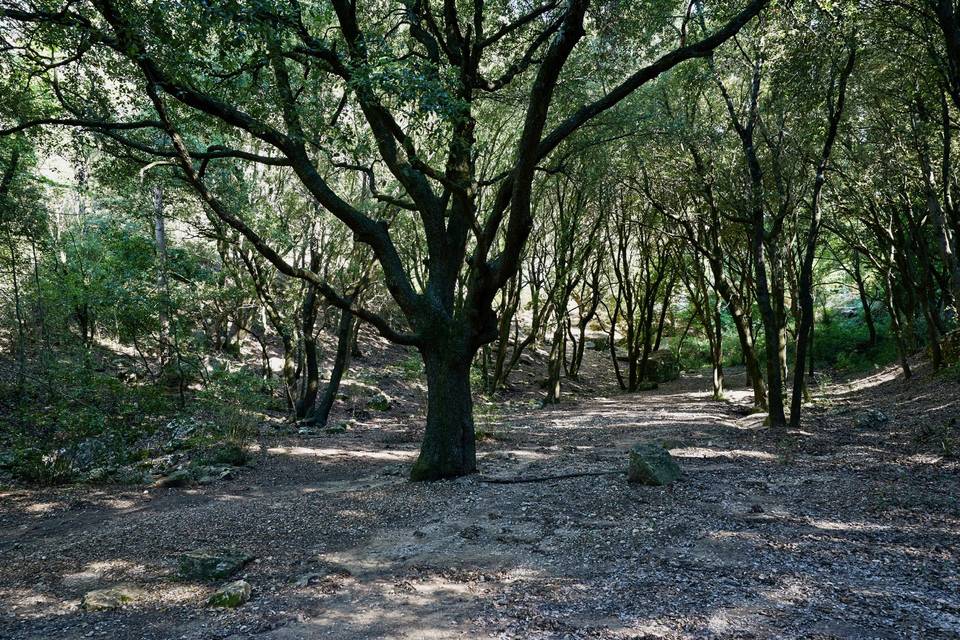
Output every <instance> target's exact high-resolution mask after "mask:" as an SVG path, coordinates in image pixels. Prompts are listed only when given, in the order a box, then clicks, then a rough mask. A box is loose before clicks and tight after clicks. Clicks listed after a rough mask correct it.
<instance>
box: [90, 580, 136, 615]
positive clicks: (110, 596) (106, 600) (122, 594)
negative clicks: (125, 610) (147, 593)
mask: <svg viewBox="0 0 960 640" xmlns="http://www.w3.org/2000/svg"><path fill="white" fill-rule="evenodd" d="M140 595H141V592H140V591H139V590H138V589H137V588H135V587H132V586H130V585H117V586H115V587H109V588H107V589H97V590H95V591H89V592H87V593H86V594H85V595H84V596H83V599H82V600H81V601H80V606H81V607H82V608H83V609H84V610H86V611H111V610H113V609H119V608H121V607H122V606H123V605H125V604H129V603H131V602H134V601H135V600H137V599H138V598H139V597H140Z"/></svg>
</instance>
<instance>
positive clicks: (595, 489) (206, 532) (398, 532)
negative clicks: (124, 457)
mask: <svg viewBox="0 0 960 640" xmlns="http://www.w3.org/2000/svg"><path fill="white" fill-rule="evenodd" d="M591 358H594V360H592V361H591V364H590V367H591V368H590V369H588V371H587V372H586V374H585V376H584V378H585V379H586V380H587V381H588V382H585V383H583V384H580V385H577V386H576V387H573V386H568V387H567V389H568V391H570V392H571V393H572V395H570V396H569V398H570V399H568V400H567V401H566V402H564V403H562V404H561V405H559V406H556V407H553V408H548V409H541V408H539V406H538V403H537V398H538V397H539V394H538V393H537V392H536V391H535V388H534V386H533V385H532V384H528V385H527V386H526V387H523V386H522V385H521V388H520V390H518V391H515V392H513V393H510V394H506V396H505V397H504V398H502V399H501V400H500V401H498V402H497V403H494V404H481V405H479V406H478V423H479V425H480V427H481V429H482V430H483V432H484V433H485V434H486V435H487V437H486V438H485V439H483V440H481V441H480V443H479V446H478V449H479V456H480V467H481V473H480V474H478V475H475V476H472V477H468V478H462V479H459V480H454V481H446V482H438V483H432V484H413V483H410V482H408V481H407V480H406V477H405V476H406V472H407V469H408V468H409V465H410V463H411V462H412V461H413V459H414V457H415V455H416V450H417V442H418V441H419V438H420V436H421V433H422V431H421V430H422V427H421V426H420V425H422V413H421V412H422V397H423V392H422V389H421V388H419V387H418V386H417V384H415V383H412V382H411V383H408V384H407V385H406V387H405V389H404V390H398V389H396V388H393V389H392V390H391V394H392V395H393V396H394V397H395V398H396V402H395V406H394V407H393V408H392V409H391V411H389V412H387V413H384V414H382V415H380V414H378V415H377V416H376V417H373V418H369V419H367V420H361V421H358V423H357V424H355V425H353V427H352V428H351V429H350V430H349V431H347V432H346V433H342V434H327V435H322V436H317V437H303V436H300V435H298V434H297V433H296V432H295V431H294V432H291V430H290V429H280V428H278V427H277V426H276V425H271V426H265V427H264V429H263V432H262V434H261V435H260V437H259V439H258V441H257V443H256V444H255V449H256V454H255V462H254V464H253V465H252V466H251V467H250V468H249V469H245V470H244V471H242V472H241V473H239V474H238V475H237V476H236V477H234V478H233V479H230V480H226V481H223V482H219V483H216V484H212V485H208V486H204V487H196V488H184V489H155V488H148V489H144V488H142V487H141V488H123V487H118V488H89V487H86V488H85V487H72V488H53V489H30V490H28V489H8V490H4V491H2V492H0V637H2V638H5V639H8V640H14V639H20V638H56V639H58V640H66V639H73V638H117V639H119V638H136V639H141V638H142V639H167V638H171V639H177V638H179V639H184V640H194V639H204V640H206V639H215V638H220V639H224V638H230V639H239V638H251V637H253V638H258V639H263V640H294V639H300V638H303V639H310V638H337V639H341V640H349V639H354V638H357V639H358V638H411V639H413V638H417V639H430V638H482V637H491V638H530V639H539V638H556V639H561V638H563V639H566V638H570V639H574V638H635V639H638V638H773V637H776V638H957V637H960V563H958V560H960V497H958V496H960V463H958V462H957V461H956V459H948V458H944V457H942V455H941V454H942V441H943V439H944V438H946V437H948V436H949V434H948V431H947V426H946V425H948V423H949V421H950V420H951V419H956V418H957V416H960V396H958V394H957V388H956V382H950V381H948V380H946V379H944V378H943V377H942V376H935V375H933V374H931V373H929V372H928V371H926V370H925V369H924V368H923V367H922V366H921V367H920V368H919V371H918V375H917V377H916V378H915V379H914V380H911V381H903V380H902V379H901V378H899V377H897V371H896V370H894V369H883V370H877V371H876V372H875V373H874V374H873V375H871V376H869V377H860V378H856V379H853V380H849V381H846V382H843V383H833V384H830V385H826V386H824V387H823V388H821V389H819V390H818V391H817V398H818V400H817V402H816V404H815V405H813V406H811V408H810V410H809V413H808V415H807V417H806V418H805V424H804V427H803V429H802V430H800V431H795V432H791V433H789V434H788V436H787V437H786V438H783V437H781V436H777V435H776V434H773V433H770V431H769V430H768V429H766V428H764V427H763V425H762V416H758V415H756V414H753V413H751V412H750V410H749V409H750V408H749V405H748V400H749V397H748V395H747V394H746V392H744V391H741V390H740V389H742V385H743V377H742V373H740V372H733V374H734V375H731V376H729V377H728V383H729V384H730V386H731V387H732V388H733V389H734V391H731V392H730V393H729V397H728V399H727V401H725V402H715V401H712V400H711V399H710V397H709V393H708V389H709V384H710V382H709V378H707V377H706V376H705V375H703V374H689V373H688V374H685V375H684V376H683V377H682V378H681V380H679V381H676V382H673V383H667V384H663V385H661V386H660V388H659V389H657V390H655V391H650V392H644V393H639V394H621V393H619V392H616V391H615V390H614V389H615V388H614V385H613V384H612V381H611V380H610V379H609V374H603V373H602V371H605V370H606V367H607V362H606V361H602V360H601V358H600V356H599V355H598V354H591ZM363 366H366V367H372V366H375V363H372V364H371V363H368V364H366V365H363ZM738 373H739V375H737V374H738ZM518 377H519V378H520V379H532V377H533V374H532V373H529V372H523V371H521V372H519V374H518ZM877 411H879V412H882V415H881V414H878V413H877ZM278 424H279V422H278ZM941 436H942V437H941ZM648 440H654V441H658V442H661V443H662V444H664V445H665V446H667V447H668V448H669V449H670V450H671V452H672V454H673V455H674V456H675V457H676V458H677V460H678V461H679V463H680V466H681V468H682V470H683V478H682V479H681V480H680V481H679V482H677V483H676V484H674V485H672V486H669V487H666V488H664V487H646V486H635V485H631V484H628V483H627V480H626V477H625V476H623V475H605V476H598V477H577V478H570V479H562V480H553V481H544V482H532V483H523V484H491V483H486V482H484V479H488V478H491V477H496V478H504V477H527V476H542V475H551V474H557V473H564V472H568V471H611V470H617V469H622V468H625V466H626V460H627V450H628V449H629V447H630V445H632V444H634V443H636V442H638V441H648ZM938 449H939V450H938ZM211 547H212V548H216V547H235V548H239V549H242V550H243V551H245V552H247V553H249V554H251V555H253V556H255V557H256V560H254V561H253V562H252V563H250V564H248V565H247V566H246V567H245V568H244V569H242V571H241V573H239V574H238V575H239V576H240V577H243V578H244V579H245V580H247V581H248V582H249V583H250V584H251V585H252V586H253V598H252V599H251V600H250V602H248V603H247V604H245V605H243V606H241V607H239V608H238V609H236V610H220V609H211V608H208V607H207V606H206V604H205V601H206V598H207V596H208V595H209V594H210V593H211V592H212V591H213V589H214V585H208V584H204V583H198V582H184V581H182V580H178V579H176V578H175V573H176V565H177V557H178V555H179V554H181V553H184V552H187V551H192V550H196V549H201V548H211ZM121 583H123V584H132V585H135V586H136V587H138V588H139V589H140V596H138V598H137V599H136V600H135V601H134V602H133V603H131V604H129V605H127V606H126V607H125V608H123V609H122V610H119V611H108V612H99V613H92V612H84V611H83V610H82V609H80V607H79V603H80V600H81V597H82V596H83V594H84V593H85V592H87V591H89V590H91V589H96V588H102V587H105V586H110V585H115V584H121Z"/></svg>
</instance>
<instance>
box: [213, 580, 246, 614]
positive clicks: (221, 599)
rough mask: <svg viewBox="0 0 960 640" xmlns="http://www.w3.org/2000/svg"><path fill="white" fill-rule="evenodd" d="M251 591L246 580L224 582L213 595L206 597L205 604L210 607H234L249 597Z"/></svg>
mask: <svg viewBox="0 0 960 640" xmlns="http://www.w3.org/2000/svg"><path fill="white" fill-rule="evenodd" d="M251 591H252V589H251V587H250V583H249V582H247V581H246V580H237V581H236V582H231V583H229V584H225V585H223V586H222V587H220V588H219V589H217V590H216V591H215V592H214V593H213V595H211V596H210V597H209V598H208V599H207V604H208V605H210V606H211V607H226V608H229V609H235V608H237V607H239V606H240V605H242V604H243V603H244V602H247V601H248V600H249V599H250V592H251Z"/></svg>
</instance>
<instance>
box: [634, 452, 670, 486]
mask: <svg viewBox="0 0 960 640" xmlns="http://www.w3.org/2000/svg"><path fill="white" fill-rule="evenodd" d="M627 473H628V477H629V480H630V482H638V483H640V484H645V485H653V486H661V485H666V484H670V483H671V482H674V481H675V480H677V479H678V478H679V477H680V467H679V466H677V463H676V461H675V460H674V459H673V457H672V456H671V455H670V452H669V451H667V450H666V449H664V448H663V447H662V446H660V445H659V444H655V443H646V444H637V445H634V446H633V448H632V449H630V466H629V468H628V472H627Z"/></svg>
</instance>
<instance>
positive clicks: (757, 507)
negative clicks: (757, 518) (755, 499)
mask: <svg viewBox="0 0 960 640" xmlns="http://www.w3.org/2000/svg"><path fill="white" fill-rule="evenodd" d="M750 513H763V507H761V506H760V505H758V504H755V505H753V506H751V507H750Z"/></svg>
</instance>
